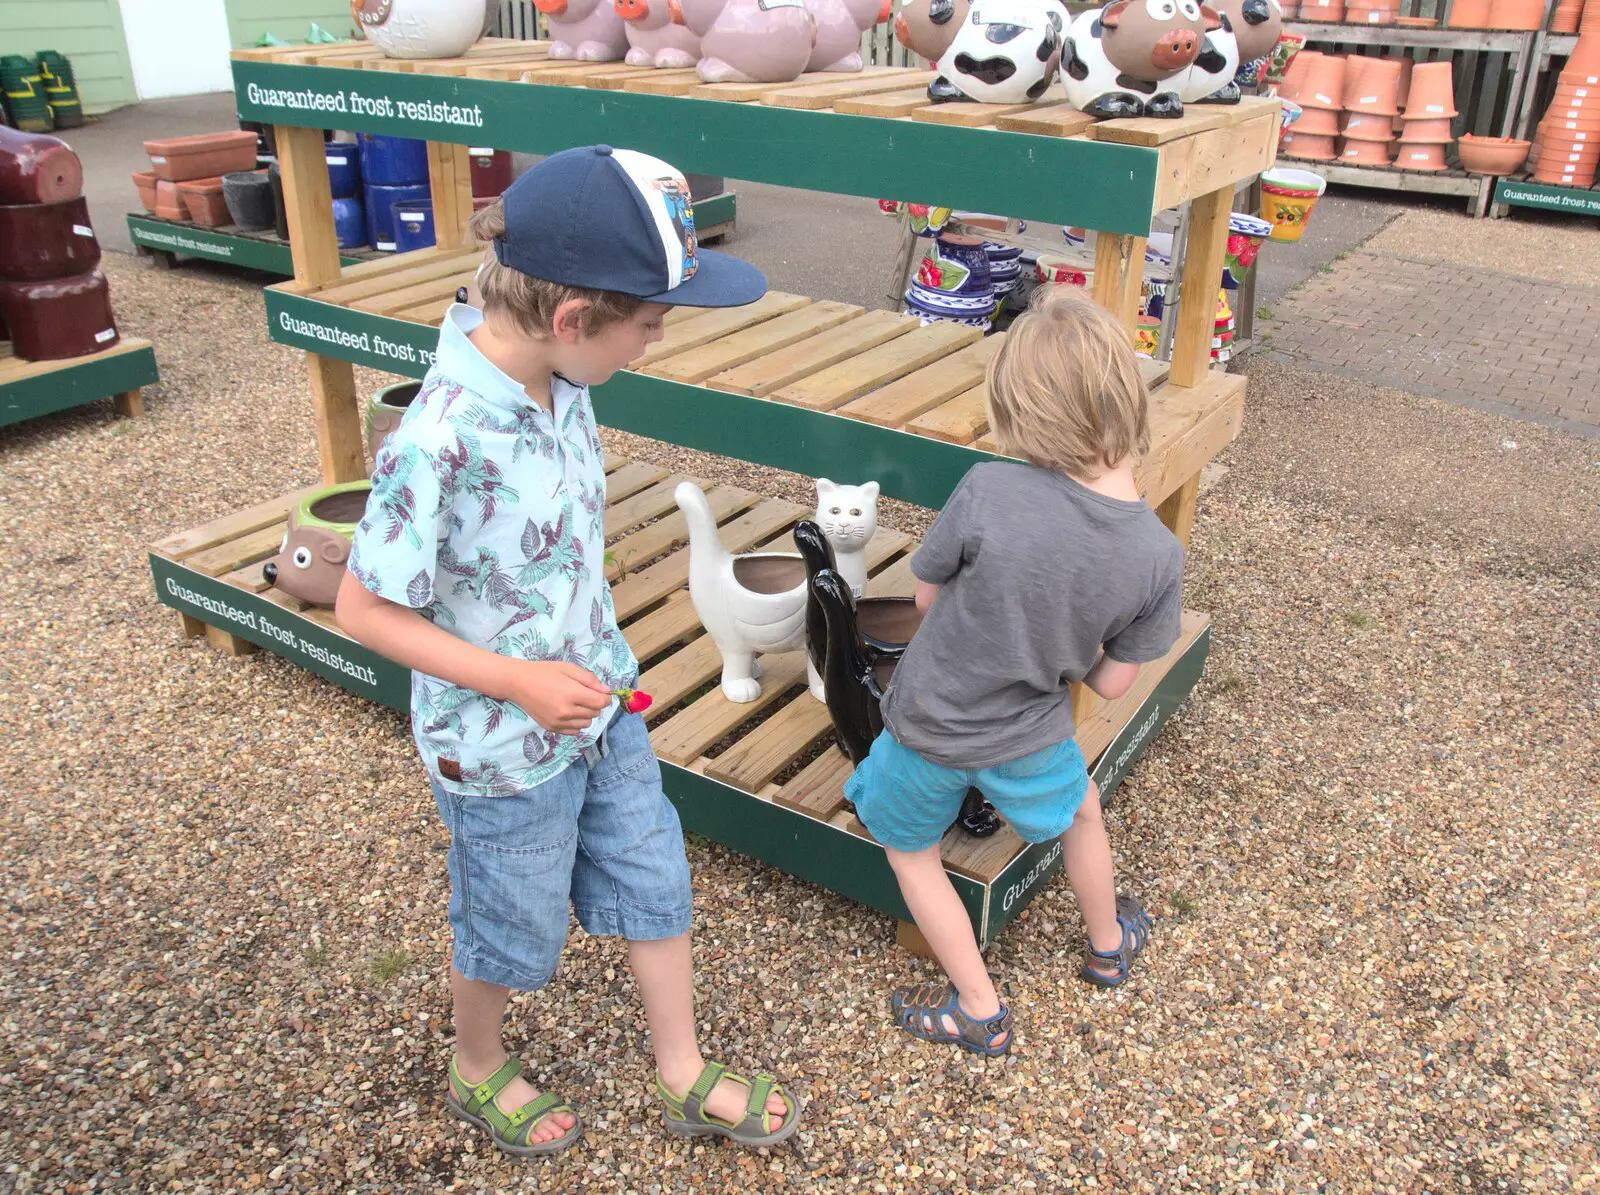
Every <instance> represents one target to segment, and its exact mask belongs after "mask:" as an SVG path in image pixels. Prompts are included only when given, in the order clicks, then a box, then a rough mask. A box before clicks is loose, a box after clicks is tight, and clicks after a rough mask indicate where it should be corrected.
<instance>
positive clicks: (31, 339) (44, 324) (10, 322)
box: [0, 267, 118, 361]
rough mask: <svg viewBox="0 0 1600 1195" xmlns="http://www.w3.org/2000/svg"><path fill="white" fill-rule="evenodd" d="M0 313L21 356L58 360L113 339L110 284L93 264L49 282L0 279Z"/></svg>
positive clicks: (108, 343)
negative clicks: (84, 270)
mask: <svg viewBox="0 0 1600 1195" xmlns="http://www.w3.org/2000/svg"><path fill="white" fill-rule="evenodd" d="M0 316H3V317H4V319H5V322H6V327H7V328H9V329H10V332H11V347H12V350H13V351H14V352H15V353H16V354H17V356H19V357H21V358H22V359H23V360H24V361H60V360H63V359H65V358H67V357H83V356H87V355H88V354H90V353H98V352H100V351H101V350H103V349H108V348H110V347H111V346H112V345H114V344H116V343H117V340H118V336H117V324H116V320H115V319H114V318H113V316H112V314H111V288H110V286H109V285H107V283H106V276H105V275H104V274H102V273H101V272H100V270H99V269H98V267H97V268H95V269H92V270H89V271H87V272H86V273H83V274H74V275H73V276H72V277H70V278H56V279H53V280H51V281H48V282H0Z"/></svg>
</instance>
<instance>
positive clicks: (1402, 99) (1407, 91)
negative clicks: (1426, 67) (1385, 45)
mask: <svg viewBox="0 0 1600 1195" xmlns="http://www.w3.org/2000/svg"><path fill="white" fill-rule="evenodd" d="M1389 57H1390V60H1391V61H1393V62H1398V63H1399V64H1400V85H1399V86H1398V87H1397V88H1396V89H1395V97H1394V98H1395V103H1397V104H1399V105H1400V110H1401V111H1402V112H1404V111H1405V107H1406V100H1407V99H1409V98H1410V96H1411V68H1412V67H1413V66H1415V65H1416V63H1414V62H1413V61H1412V60H1411V56H1410V55H1409V54H1391V55H1390V56H1389Z"/></svg>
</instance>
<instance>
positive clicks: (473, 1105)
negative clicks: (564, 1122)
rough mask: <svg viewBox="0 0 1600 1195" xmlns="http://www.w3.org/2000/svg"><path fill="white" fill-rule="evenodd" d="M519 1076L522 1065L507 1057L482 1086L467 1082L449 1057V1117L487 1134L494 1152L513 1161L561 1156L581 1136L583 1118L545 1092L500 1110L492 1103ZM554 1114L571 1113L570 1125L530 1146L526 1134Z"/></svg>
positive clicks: (453, 1060) (447, 1103) (446, 1100)
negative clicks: (516, 1106)
mask: <svg viewBox="0 0 1600 1195" xmlns="http://www.w3.org/2000/svg"><path fill="white" fill-rule="evenodd" d="M521 1073H522V1063H521V1062H520V1061H518V1060H517V1059H515V1058H507V1059H506V1060H505V1063H504V1065H502V1066H501V1067H500V1069H499V1070H497V1071H495V1073H494V1074H492V1075H490V1076H489V1077H488V1078H487V1079H485V1080H484V1081H483V1082H482V1083H468V1082H467V1081H466V1080H465V1079H463V1078H462V1077H461V1072H460V1071H458V1070H457V1069H456V1060H455V1057H454V1056H452V1057H451V1059H450V1094H449V1096H447V1097H446V1099H445V1103H446V1105H447V1106H448V1107H449V1109H450V1115H451V1116H454V1117H455V1118H456V1119H458V1120H464V1121H466V1122H467V1123H468V1124H471V1125H476V1126H477V1127H478V1128H480V1129H482V1130H483V1131H484V1132H486V1133H488V1134H489V1140H491V1141H493V1142H494V1144H495V1148H496V1149H498V1150H500V1152H501V1153H506V1154H510V1155H511V1156H512V1157H514V1158H536V1157H540V1156H542V1155H544V1154H555V1153H560V1152H561V1151H562V1150H564V1149H567V1148H568V1147H570V1146H572V1145H573V1144H575V1143H576V1142H577V1140H578V1138H579V1137H581V1136H583V1118H582V1117H580V1116H578V1113H577V1111H576V1109H574V1108H573V1107H572V1105H571V1104H565V1103H562V1102H561V1097H560V1096H557V1095H552V1094H551V1093H550V1092H548V1091H547V1092H545V1093H544V1094H543V1095H541V1096H539V1097H538V1098H537V1099H531V1100H529V1101H528V1102H527V1103H526V1104H523V1105H522V1107H520V1108H518V1109H517V1110H516V1111H514V1112H510V1113H506V1112H503V1111H501V1110H500V1105H498V1104H496V1103H495V1102H494V1100H495V1097H496V1096H497V1095H499V1094H500V1093H501V1092H502V1091H504V1090H505V1089H506V1087H507V1086H508V1085H509V1084H510V1082H511V1080H513V1079H515V1078H516V1077H517V1076H518V1075H520V1074H521ZM554 1112H571V1113H572V1115H573V1117H574V1118H575V1119H574V1123H573V1126H572V1127H571V1128H570V1129H568V1130H567V1131H566V1132H565V1133H563V1134H562V1135H561V1136H559V1137H555V1138H552V1139H551V1140H549V1141H535V1142H533V1143H532V1144H531V1145H530V1144H529V1143H528V1134H529V1133H531V1132H533V1130H534V1129H536V1128H538V1127H539V1123H540V1122H541V1121H542V1120H544V1118H545V1117H547V1116H549V1115H551V1114H552V1113H554Z"/></svg>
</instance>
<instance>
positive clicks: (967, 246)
mask: <svg viewBox="0 0 1600 1195" xmlns="http://www.w3.org/2000/svg"><path fill="white" fill-rule="evenodd" d="M916 280H917V282H918V284H920V285H922V286H925V287H927V288H928V289H929V290H936V291H941V292H943V294H944V295H946V296H948V297H952V298H958V299H959V298H966V297H971V298H983V297H987V296H988V295H989V293H990V291H992V290H993V282H992V280H991V279H990V276H989V255H988V254H987V253H985V252H984V249H983V242H982V241H981V240H979V239H978V238H977V237H967V236H941V237H939V238H938V239H937V240H935V241H934V242H933V244H932V245H931V246H929V248H928V251H927V253H926V254H924V256H923V258H922V264H921V265H919V266H918V267H917V278H916Z"/></svg>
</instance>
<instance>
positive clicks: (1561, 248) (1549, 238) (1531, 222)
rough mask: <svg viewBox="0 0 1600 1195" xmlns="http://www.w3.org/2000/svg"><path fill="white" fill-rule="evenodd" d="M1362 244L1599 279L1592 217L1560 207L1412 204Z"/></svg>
mask: <svg viewBox="0 0 1600 1195" xmlns="http://www.w3.org/2000/svg"><path fill="white" fill-rule="evenodd" d="M1363 248H1367V249H1381V250H1383V251H1384V252H1386V253H1398V254H1401V255H1402V256H1404V257H1420V258H1423V259H1425V260H1427V261H1447V262H1452V263H1453V264H1455V265H1458V266H1475V267H1477V268H1478V269H1482V270H1495V271H1498V272H1499V273H1502V274H1517V275H1520V276H1522V277H1524V278H1543V279H1544V280H1546V281H1548V282H1566V283H1569V284H1572V285H1576V286H1588V287H1593V286H1595V285H1596V280H1597V279H1600V236H1596V235H1595V224H1594V222H1593V221H1591V220H1583V219H1578V218H1575V217H1573V216H1571V215H1566V214H1563V213H1561V212H1541V211H1536V210H1532V209H1524V208H1519V209H1516V210H1515V213H1514V215H1513V216H1512V217H1510V218H1508V219H1504V220H1474V219H1473V218H1472V217H1471V216H1468V215H1466V214H1465V213H1462V212H1441V211H1428V210H1411V211H1407V212H1405V213H1404V214H1402V215H1401V216H1399V217H1398V218H1397V219H1395V220H1394V221H1392V222H1391V223H1389V224H1387V225H1386V226H1385V227H1384V228H1383V229H1382V230H1381V231H1380V232H1379V233H1378V234H1377V235H1376V236H1374V237H1373V238H1372V239H1371V240H1369V241H1367V242H1366V244H1365V245H1364V246H1363Z"/></svg>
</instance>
